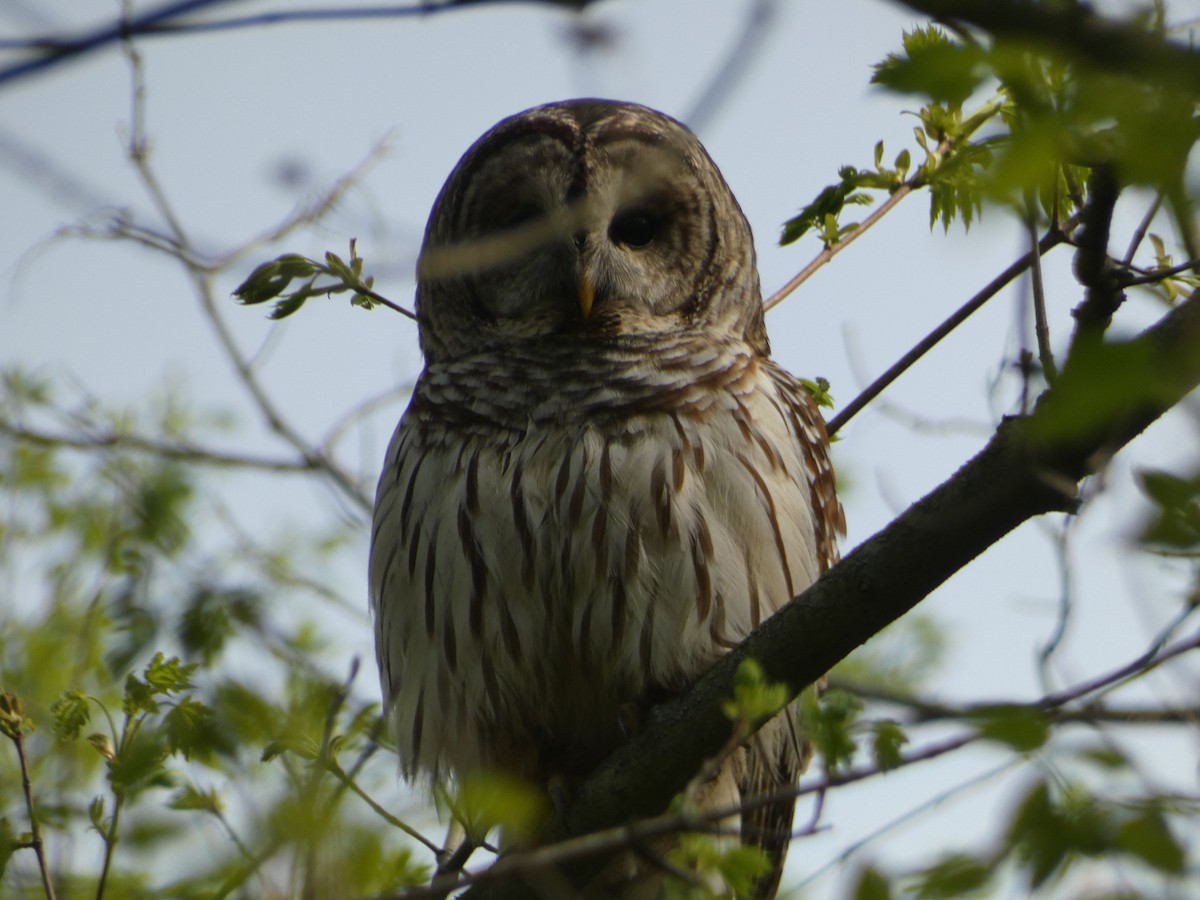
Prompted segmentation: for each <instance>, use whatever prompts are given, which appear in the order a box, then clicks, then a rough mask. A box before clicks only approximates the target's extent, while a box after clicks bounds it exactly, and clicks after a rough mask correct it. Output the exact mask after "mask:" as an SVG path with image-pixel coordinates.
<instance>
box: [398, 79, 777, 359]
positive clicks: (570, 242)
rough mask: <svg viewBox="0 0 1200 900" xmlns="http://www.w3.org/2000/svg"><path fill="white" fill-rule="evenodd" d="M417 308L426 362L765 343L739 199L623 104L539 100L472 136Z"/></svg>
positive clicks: (641, 110) (451, 182) (689, 139)
mask: <svg viewBox="0 0 1200 900" xmlns="http://www.w3.org/2000/svg"><path fill="white" fill-rule="evenodd" d="M416 305H417V315H418V320H419V324H420V332H421V344H422V349H423V350H424V353H425V356H426V360H427V362H429V363H438V362H443V361H448V360H453V359H455V358H456V357H461V356H468V355H472V354H476V353H479V352H484V351H488V352H495V351H497V350H500V351H501V352H502V350H503V347H504V345H506V344H511V343H512V342H529V341H545V340H551V341H561V342H569V343H571V342H574V343H578V344H579V345H580V346H585V345H589V344H602V343H604V342H612V341H638V340H640V341H645V342H647V343H648V344H650V345H652V344H653V342H654V341H655V340H657V339H660V338H663V339H666V338H675V337H677V336H679V335H680V334H681V333H695V334H701V335H704V336H705V337H707V338H710V339H717V340H722V341H740V342H744V343H745V344H746V345H748V347H749V348H750V349H751V350H753V351H756V352H760V353H764V354H765V353H766V352H767V339H766V331H765V328H764V325H763V315H762V304H761V294H760V290H759V283H758V273H757V269H756V267H755V259H754V244H753V239H752V236H751V233H750V226H749V224H748V223H747V221H746V217H745V215H744V214H743V213H742V210H741V207H739V206H738V203H737V200H735V199H734V196H733V194H732V192H731V191H730V190H729V187H728V185H726V183H725V180H724V179H723V178H722V177H721V173H720V172H719V171H718V169H717V167H716V165H715V164H714V163H713V161H712V159H710V158H709V156H708V154H707V153H706V152H705V150H704V148H703V147H702V146H701V144H700V142H699V141H698V140H697V139H696V136H695V135H694V134H692V133H691V132H690V131H689V130H688V129H687V128H686V127H685V126H684V125H682V124H681V123H679V122H677V121H675V120H674V119H672V118H671V117H669V116H666V115H664V114H662V113H660V112H656V111H654V110H652V109H648V108H647V107H644V106H638V105H636V104H632V103H618V102H613V101H608V100H570V101H566V102H561V103H551V104H548V105H545V106H538V107H534V108H533V109H529V110H526V111H525V112H522V113H518V114H517V115H515V116H511V117H510V118H507V119H504V120H503V121H501V122H500V123H499V124H497V125H496V126H495V127H493V128H492V129H491V130H490V131H488V132H487V133H486V134H484V135H483V137H481V138H480V139H479V140H478V141H476V142H475V144H474V145H473V146H472V147H471V148H470V149H469V150H468V151H467V152H466V154H464V155H463V157H462V159H461V160H459V162H458V165H457V166H455V168H454V171H453V172H451V173H450V177H449V178H448V179H447V181H446V184H445V185H444V186H443V187H442V190H441V193H440V194H439V195H438V198H437V201H436V202H435V204H434V207H433V212H432V213H431V215H430V218H429V224H428V226H427V228H426V231H425V240H424V244H423V246H422V250H421V260H420V264H419V267H418V288H417V301H416Z"/></svg>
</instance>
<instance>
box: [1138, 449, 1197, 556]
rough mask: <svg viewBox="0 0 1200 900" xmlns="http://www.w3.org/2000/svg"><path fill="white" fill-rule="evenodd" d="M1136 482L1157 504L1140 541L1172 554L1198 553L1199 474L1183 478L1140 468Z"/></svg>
mask: <svg viewBox="0 0 1200 900" xmlns="http://www.w3.org/2000/svg"><path fill="white" fill-rule="evenodd" d="M1138 481H1139V482H1141V487H1142V490H1143V491H1144V492H1145V494H1146V496H1148V497H1149V498H1150V500H1151V501H1152V502H1153V503H1154V504H1155V505H1156V506H1157V507H1158V510H1157V514H1156V516H1155V517H1154V518H1153V519H1152V520H1151V521H1150V522H1149V523H1147V525H1146V526H1145V527H1144V528H1143V529H1142V533H1141V536H1140V540H1141V542H1142V543H1143V544H1145V545H1148V546H1149V547H1150V548H1152V549H1158V550H1164V551H1172V552H1175V553H1197V552H1200V473H1197V474H1195V475H1192V476H1191V477H1187V478H1184V477H1180V476H1178V475H1173V474H1171V473H1170V472H1163V471H1158V470H1154V469H1143V470H1142V471H1140V472H1139V473H1138Z"/></svg>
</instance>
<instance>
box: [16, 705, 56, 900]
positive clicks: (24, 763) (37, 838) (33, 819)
mask: <svg viewBox="0 0 1200 900" xmlns="http://www.w3.org/2000/svg"><path fill="white" fill-rule="evenodd" d="M10 736H11V738H12V742H13V744H14V745H15V746H16V748H17V760H18V762H19V764H20V766H21V789H22V791H23V792H24V794H25V811H26V813H27V815H28V816H29V841H28V842H27V844H26V846H28V847H32V848H33V852H34V855H35V856H36V857H37V861H38V872H39V873H40V874H41V877H42V890H43V891H45V893H46V900H56V895H55V893H54V881H53V879H51V877H50V866H49V864H48V863H47V862H46V846H45V842H44V841H43V840H42V826H41V823H40V822H38V817H37V812H36V810H35V809H34V805H33V781H32V779H31V778H30V777H29V760H28V759H27V758H26V756H25V732H24V730H23V729H22V727H21V724H20V723H17V725H16V727H14V728H13V729H12V731H11V735H10Z"/></svg>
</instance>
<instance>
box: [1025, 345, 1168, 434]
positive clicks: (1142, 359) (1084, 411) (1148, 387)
mask: <svg viewBox="0 0 1200 900" xmlns="http://www.w3.org/2000/svg"><path fill="white" fill-rule="evenodd" d="M1169 378H1170V376H1169V375H1168V372H1167V370H1166V368H1165V367H1164V365H1163V360H1162V359H1161V358H1160V357H1158V356H1157V355H1155V354H1154V353H1153V352H1152V351H1151V350H1150V349H1149V348H1147V347H1146V346H1144V345H1141V344H1137V343H1135V342H1132V341H1119V340H1114V341H1108V342H1103V343H1102V342H1100V341H1082V342H1079V343H1078V344H1077V345H1076V347H1075V348H1074V351H1073V352H1072V353H1071V356H1070V358H1069V359H1068V360H1067V362H1066V365H1064V366H1063V369H1062V371H1061V372H1060V373H1059V376H1058V379H1057V381H1056V383H1055V396H1054V397H1053V398H1052V401H1051V402H1047V403H1044V404H1042V406H1041V407H1040V408H1039V410H1038V412H1037V414H1036V415H1035V416H1033V417H1032V418H1031V419H1030V420H1029V422H1028V429H1029V431H1028V433H1029V436H1030V437H1031V438H1033V439H1034V440H1039V441H1047V442H1054V441H1059V440H1064V439H1071V438H1077V437H1079V436H1081V435H1086V434H1089V433H1092V432H1093V431H1094V430H1095V429H1097V428H1099V427H1102V426H1103V423H1105V422H1111V421H1113V420H1114V419H1115V418H1116V417H1118V416H1121V415H1126V414H1129V413H1132V412H1134V411H1135V410H1137V409H1138V408H1139V407H1140V406H1141V405H1142V404H1144V403H1147V402H1152V401H1154V400H1155V399H1156V398H1161V397H1162V396H1164V395H1165V394H1166V392H1167V391H1169V390H1170V380H1169Z"/></svg>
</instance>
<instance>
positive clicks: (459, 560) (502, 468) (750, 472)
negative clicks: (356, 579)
mask: <svg viewBox="0 0 1200 900" xmlns="http://www.w3.org/2000/svg"><path fill="white" fill-rule="evenodd" d="M685 393H686V392H684V393H680V394H679V396H677V397H676V398H675V400H676V402H675V403H673V404H666V403H664V404H660V407H659V408H655V407H654V406H653V405H647V404H644V403H643V404H642V406H643V409H644V411H642V412H636V413H632V412H614V413H613V414H612V415H609V416H607V417H606V416H603V415H599V416H598V415H596V414H595V411H594V410H593V411H592V412H591V413H590V414H589V415H588V416H587V417H586V420H584V419H580V418H572V416H571V415H570V414H569V412H570V410H569V408H565V409H564V415H562V416H560V417H558V418H559V421H554V420H553V418H549V419H543V420H542V421H540V422H537V423H529V424H528V427H525V428H517V427H503V426H502V423H501V422H499V421H494V422H492V423H491V424H490V425H489V424H486V423H485V422H476V421H475V420H474V419H469V420H463V419H460V420H458V421H454V420H451V421H449V422H447V421H445V420H443V419H442V418H440V417H439V416H438V415H437V414H436V410H434V411H432V412H431V411H429V410H425V409H423V407H422V406H421V405H420V404H418V403H415V404H414V407H413V409H412V410H410V412H409V414H407V415H406V417H405V419H404V420H402V422H401V424H400V427H399V428H398V429H397V432H396V435H395V437H394V438H393V441H392V445H391V448H390V449H389V458H388V465H387V466H385V472H387V473H388V474H387V475H386V476H385V479H384V480H383V481H381V483H380V486H379V494H378V498H377V511H376V519H375V529H374V534H373V543H372V553H371V587H372V604H373V607H374V611H375V614H376V616H377V618H378V626H377V638H378V641H377V653H378V658H379V663H380V670H381V679H382V683H383V691H384V696H385V699H386V700H387V701H388V702H389V703H390V704H391V705H392V709H393V715H394V716H395V717H396V725H397V733H398V735H399V737H400V744H401V747H400V749H401V757H402V759H403V760H404V762H405V765H406V766H407V767H408V768H410V769H411V770H420V771H436V770H437V769H438V768H439V767H440V766H442V765H448V766H449V767H450V768H452V769H454V770H456V771H460V772H461V771H464V770H471V769H478V768H492V767H500V768H515V769H521V770H523V771H522V772H521V774H526V775H536V774H538V773H537V772H536V771H529V770H530V768H531V767H532V768H534V769H537V768H539V767H541V768H550V769H559V770H561V769H563V768H568V769H569V768H572V767H574V766H580V767H586V766H587V765H590V764H591V763H592V762H594V761H595V759H597V758H599V756H602V755H603V753H604V752H606V751H607V750H608V749H611V746H612V745H613V744H614V743H615V742H616V741H617V740H619V734H620V732H619V727H618V720H619V710H620V707H621V706H622V704H625V703H628V702H630V701H639V700H642V699H644V698H645V697H646V696H647V694H648V693H653V692H656V691H659V692H660V691H663V690H666V691H672V690H676V689H679V688H681V687H683V686H684V685H685V684H687V683H688V682H690V681H691V680H693V679H694V678H695V677H696V676H697V675H698V674H700V673H701V672H702V671H703V670H704V669H705V668H707V667H708V666H709V665H710V664H711V663H712V662H713V661H715V659H716V658H717V657H719V656H720V655H721V654H722V653H723V652H725V651H726V650H727V649H728V648H729V647H731V646H733V645H734V644H736V643H737V641H739V640H740V639H741V638H742V637H744V636H745V635H746V634H748V633H749V632H750V631H751V630H752V629H753V628H754V627H756V626H757V625H758V624H759V622H760V621H761V620H762V619H764V618H765V617H766V616H768V615H770V614H771V613H772V612H773V611H774V610H775V609H777V608H778V607H779V606H780V605H782V604H783V603H784V602H786V601H787V600H788V599H789V598H790V597H792V596H793V595H794V594H795V593H798V592H799V591H800V590H802V589H803V588H804V587H806V586H807V585H808V584H809V583H810V582H811V581H812V580H814V579H815V577H816V575H817V573H818V571H819V568H820V565H821V563H820V560H819V559H818V549H817V545H818V541H817V534H816V533H817V526H816V515H815V513H814V505H813V489H812V487H810V476H809V474H808V472H807V464H806V459H805V455H804V453H803V450H802V441H801V436H799V435H798V434H797V431H796V430H797V422H796V421H795V410H794V409H793V408H792V407H791V406H789V403H791V402H793V401H794V398H793V399H792V400H789V399H788V397H786V396H784V395H781V394H780V391H779V385H778V383H777V382H776V380H774V379H773V378H772V377H771V374H770V372H769V371H767V370H766V369H765V368H764V367H761V366H754V367H752V368H750V369H747V371H745V372H743V373H741V374H740V375H739V377H737V378H734V379H731V380H730V382H729V383H728V384H726V385H724V386H723V387H722V389H721V390H720V391H718V392H716V393H714V392H712V391H705V392H704V393H705V396H706V397H707V400H706V401H705V403H704V404H688V403H686V402H682V401H684V400H686V399H687V398H686V396H685ZM618 399H620V398H618ZM805 399H806V398H805ZM612 407H613V405H612V404H610V407H609V408H610V409H611V408H612ZM498 418H499V417H498ZM514 424H515V420H514ZM529 746H534V747H538V748H540V750H541V754H542V756H541V759H540V761H538V762H536V763H531V762H530V755H529V753H528V747H529ZM597 754H598V755H597ZM515 760H521V762H520V763H517V762H515Z"/></svg>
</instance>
